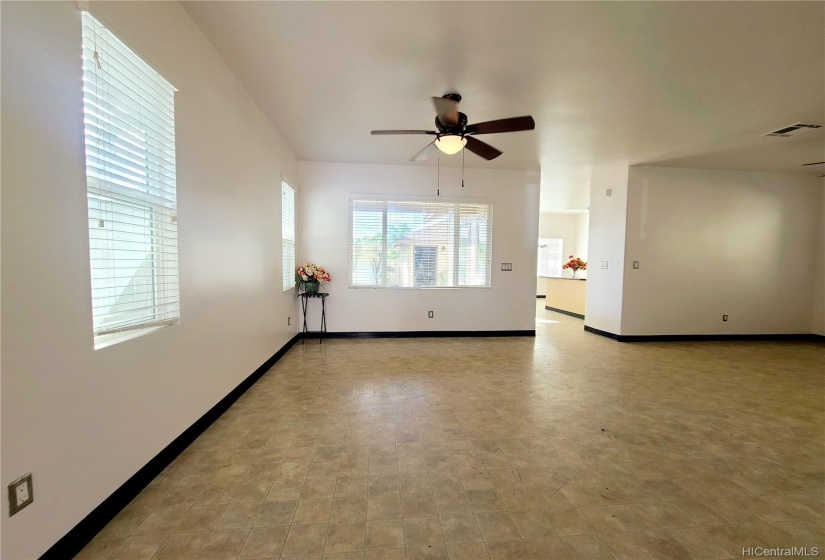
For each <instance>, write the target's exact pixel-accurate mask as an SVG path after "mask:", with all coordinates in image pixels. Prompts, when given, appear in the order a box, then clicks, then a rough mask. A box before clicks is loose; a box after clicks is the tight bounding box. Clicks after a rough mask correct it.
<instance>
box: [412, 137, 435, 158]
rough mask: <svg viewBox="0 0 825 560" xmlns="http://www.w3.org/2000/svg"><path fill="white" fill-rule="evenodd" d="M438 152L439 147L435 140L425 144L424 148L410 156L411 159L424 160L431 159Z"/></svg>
mask: <svg viewBox="0 0 825 560" xmlns="http://www.w3.org/2000/svg"><path fill="white" fill-rule="evenodd" d="M437 153H438V147H437V146H436V145H435V140H433V141H432V142H430V143H429V144H427V145H426V146H424V149H423V150H421V151H420V152H418V153H417V154H415V155H414V156H413V157H411V158H410V161H424V160H425V159H430V158H431V157H433V156H434V155H435V154H437Z"/></svg>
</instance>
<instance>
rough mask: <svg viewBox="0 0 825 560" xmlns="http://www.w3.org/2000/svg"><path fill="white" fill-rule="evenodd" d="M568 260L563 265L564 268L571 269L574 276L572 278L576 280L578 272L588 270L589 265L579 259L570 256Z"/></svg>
mask: <svg viewBox="0 0 825 560" xmlns="http://www.w3.org/2000/svg"><path fill="white" fill-rule="evenodd" d="M568 258H569V259H570V260H569V261H567V262H566V263H565V264H563V265H562V268H569V269H570V270H572V271H573V275H572V276H571V277H570V278H575V277H576V272H578V271H579V270H587V263H586V262H585V261H583V260H581V259H580V258H579V257H574V256H573V255H570V256H569V257H568Z"/></svg>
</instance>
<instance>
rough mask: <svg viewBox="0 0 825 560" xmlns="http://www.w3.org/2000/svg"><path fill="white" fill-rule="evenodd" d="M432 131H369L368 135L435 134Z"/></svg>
mask: <svg viewBox="0 0 825 560" xmlns="http://www.w3.org/2000/svg"><path fill="white" fill-rule="evenodd" d="M435 133H436V132H435V131H434V130H371V131H370V134H376V135H379V134H435Z"/></svg>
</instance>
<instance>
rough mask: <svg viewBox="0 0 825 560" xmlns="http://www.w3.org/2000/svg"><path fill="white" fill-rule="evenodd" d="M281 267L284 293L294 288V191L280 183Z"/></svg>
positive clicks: (285, 184)
mask: <svg viewBox="0 0 825 560" xmlns="http://www.w3.org/2000/svg"><path fill="white" fill-rule="evenodd" d="M281 265H282V270H283V280H284V286H283V287H284V291H287V290H289V289H290V288H294V287H295V191H294V190H293V189H292V187H290V186H289V185H288V184H287V183H286V181H282V182H281Z"/></svg>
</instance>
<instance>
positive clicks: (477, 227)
mask: <svg viewBox="0 0 825 560" xmlns="http://www.w3.org/2000/svg"><path fill="white" fill-rule="evenodd" d="M350 204H351V207H350V208H351V210H350V218H351V221H350V280H349V285H350V287H353V288H361V287H369V288H466V287H490V277H491V274H490V271H491V263H492V220H493V207H492V204H490V203H487V202H463V201H462V202H448V201H444V199H438V201H407V200H396V199H391V200H390V199H384V200H381V199H371V198H368V197H363V198H361V197H357V198H353V199H351V201H350Z"/></svg>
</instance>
